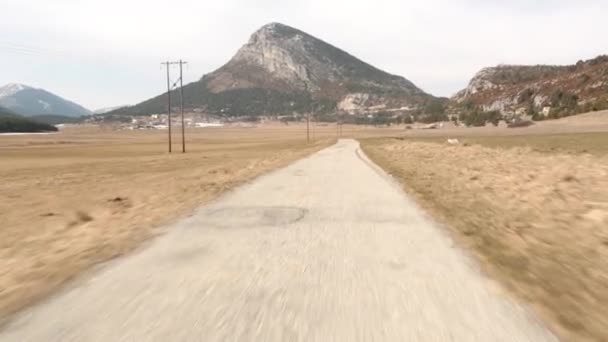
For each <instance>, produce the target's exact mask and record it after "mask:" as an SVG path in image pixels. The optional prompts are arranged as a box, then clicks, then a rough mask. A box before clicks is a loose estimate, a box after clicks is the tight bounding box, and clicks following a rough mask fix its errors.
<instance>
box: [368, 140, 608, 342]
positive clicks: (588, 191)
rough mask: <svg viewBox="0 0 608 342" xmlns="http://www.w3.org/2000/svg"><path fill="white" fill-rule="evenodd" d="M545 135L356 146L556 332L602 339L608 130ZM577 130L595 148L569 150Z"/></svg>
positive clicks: (607, 286)
mask: <svg viewBox="0 0 608 342" xmlns="http://www.w3.org/2000/svg"><path fill="white" fill-rule="evenodd" d="M545 138H546V137H544V138H543V137H541V138H535V137H529V136H521V137H511V139H513V140H507V141H508V142H509V141H510V143H508V144H505V145H506V146H505V147H508V148H504V147H500V146H501V143H498V142H496V141H495V140H494V139H499V140H500V139H505V138H504V137H498V138H491V137H486V138H481V137H474V138H471V137H469V138H466V139H465V140H467V139H468V140H470V141H469V142H468V143H465V144H462V143H461V144H460V145H458V146H448V145H447V144H446V143H445V138H442V139H440V138H437V139H435V141H433V140H432V139H431V140H429V139H423V140H420V139H417V138H416V139H404V138H400V139H386V138H385V139H367V140H362V146H363V148H364V150H365V151H366V153H368V155H369V156H370V157H371V158H372V159H373V160H374V161H376V162H377V163H379V164H380V165H381V166H382V167H384V168H385V169H386V170H387V171H388V172H390V173H391V174H392V175H393V176H394V177H396V178H397V179H398V180H400V181H401V182H402V184H403V185H404V187H405V188H406V190H407V191H408V192H409V193H410V194H412V195H414V196H416V198H417V199H418V200H419V202H420V203H421V204H422V205H423V206H424V207H425V208H427V209H428V210H429V211H430V212H432V213H433V214H434V216H435V217H437V218H438V219H439V220H440V221H442V222H444V223H445V224H446V226H448V227H450V228H451V230H452V231H453V233H454V234H453V235H454V236H455V237H456V238H457V239H458V240H460V241H461V242H462V243H463V244H464V245H466V246H470V247H471V248H472V250H474V251H475V252H476V253H477V254H478V256H479V257H480V260H482V261H483V264H485V265H486V269H487V271H488V272H489V273H490V274H492V275H494V276H496V277H497V278H498V279H500V280H502V282H503V284H505V285H506V286H507V287H508V288H509V289H510V290H512V292H514V293H515V294H516V295H518V296H519V297H520V298H523V299H524V300H526V301H528V302H531V303H533V304H534V305H535V306H536V307H537V308H538V310H539V312H541V313H542V314H543V315H544V316H545V317H547V319H548V321H549V322H552V324H553V328H554V329H555V330H556V331H557V332H559V333H560V335H561V336H562V337H563V338H564V339H565V340H572V341H605V340H607V339H608V309H607V308H608V263H607V262H606V260H608V191H607V190H608V156H607V155H606V153H605V151H603V150H602V144H604V143H606V141H607V140H608V135H607V134H606V133H604V134H603V135H598V136H594V137H591V138H590V137H589V136H585V135H571V136H559V137H557V138H555V137H554V138H553V139H554V140H553V143H552V144H553V147H554V148H551V149H546V148H542V147H539V146H544V147H546V146H547V145H546V144H547V142H546V141H547V140H546V139H545ZM517 139H519V140H517ZM534 139H536V140H534ZM581 139H582V140H585V139H592V140H593V141H595V143H596V144H595V146H597V147H598V148H597V149H594V148H593V146H594V144H589V147H588V149H590V150H589V151H585V152H583V151H581V150H578V153H574V152H573V149H572V148H571V147H572V146H573V145H572V144H574V146H576V144H577V142H579V141H581ZM440 141H441V142H440ZM472 141H475V142H472ZM516 141H519V142H518V143H516ZM535 142H536V143H535ZM478 144H484V145H485V146H492V147H485V146H481V145H478ZM503 144H504V142H503ZM467 145H468V146H467ZM522 146H523V147H522ZM574 151H577V150H576V149H574Z"/></svg>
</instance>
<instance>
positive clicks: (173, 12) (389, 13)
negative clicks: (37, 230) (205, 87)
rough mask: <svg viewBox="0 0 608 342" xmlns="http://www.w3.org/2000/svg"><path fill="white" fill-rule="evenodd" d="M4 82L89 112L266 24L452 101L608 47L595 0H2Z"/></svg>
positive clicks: (600, 4)
mask: <svg viewBox="0 0 608 342" xmlns="http://www.w3.org/2000/svg"><path fill="white" fill-rule="evenodd" d="M0 5H1V7H2V9H3V13H10V14H11V15H8V16H3V20H2V21H1V22H0V59H2V61H4V62H5V63H9V64H10V65H11V68H8V70H6V71H5V70H3V73H2V74H0V83H8V82H23V83H28V84H32V85H34V86H39V87H45V88H48V89H49V90H51V91H55V92H57V93H58V94H60V95H62V96H65V97H68V98H70V99H74V100H75V101H78V102H80V103H82V104H84V105H85V106H89V107H91V108H96V107H104V106H111V105H115V104H122V103H135V102H138V101H141V100H144V99H146V98H147V97H150V96H153V95H156V94H157V93H159V92H161V91H162V90H163V85H164V83H163V73H162V70H160V65H159V63H160V61H161V60H164V59H167V58H184V59H187V60H188V61H189V62H190V65H189V67H188V70H187V80H196V79H198V78H199V77H200V76H201V75H202V74H203V73H206V72H210V71H212V70H213V69H215V68H217V67H219V66H221V64H223V63H224V62H226V61H227V60H228V59H229V58H230V57H231V56H232V54H234V52H235V51H236V50H237V49H238V47H239V46H240V45H242V44H243V43H245V42H246V41H247V39H248V38H249V35H250V34H251V33H252V32H253V31H254V30H255V29H257V28H258V27H260V26H262V25H263V24H266V23H268V22H271V21H279V22H282V23H285V24H287V25H291V26H294V27H297V28H299V29H302V30H304V31H306V32H309V33H310V34H313V35H315V36H317V37H319V38H321V39H324V40H326V41H328V42H329V43H332V44H334V45H336V46H338V47H340V48H342V49H344V50H346V51H348V52H350V53H352V54H353V55H355V56H357V57H359V58H361V59H363V60H365V61H367V62H369V63H371V64H373V65H375V66H377V67H379V68H382V69H385V70H387V71H390V72H393V73H397V74H400V75H403V76H405V77H407V78H409V79H410V80H412V81H413V82H414V83H416V84H418V85H419V86H420V87H422V88H423V89H425V90H427V91H429V92H431V93H433V94H435V95H443V96H449V95H451V94H452V93H454V92H455V91H457V90H458V89H459V88H461V87H464V86H465V85H466V83H467V82H468V80H469V78H470V77H471V76H472V75H473V74H474V73H475V72H476V71H477V70H478V69H480V68H481V67H484V66H488V65H495V64H498V63H518V64H522V63H555V64H566V63H574V62H576V60H578V59H585V58H592V57H595V56H596V55H598V54H601V53H606V46H605V44H603V37H605V36H606V35H607V34H608V26H607V25H601V23H602V22H603V20H604V18H603V16H604V14H605V13H608V3H607V2H606V1H603V0H581V1H576V2H574V1H564V0H553V1H549V0H540V1H534V2H531V1H524V0H514V1H508V2H507V1H498V0H493V1H487V0H486V1H482V0H461V1H450V0H426V1H424V2H421V1H399V0H375V1H370V0H368V1H360V0H350V1H346V0H334V1H331V2H330V1H327V0H325V1H321V0H308V1H289V2H287V1H279V0H262V1H256V2H251V1H244V0H225V1H207V0H185V1H181V2H179V3H167V2H165V1H162V2H161V1H156V0H148V1H142V0H130V1H129V0H120V1H118V0H104V1H101V0H55V1H46V0H20V1H11V0H0Z"/></svg>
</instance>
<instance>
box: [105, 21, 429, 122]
mask: <svg viewBox="0 0 608 342" xmlns="http://www.w3.org/2000/svg"><path fill="white" fill-rule="evenodd" d="M177 95H178V94H177V92H176V93H175V97H174V98H175V99H176V101H175V104H177V103H178V102H177V99H178V97H177ZM431 99H433V97H432V96H430V95H428V94H426V93H425V92H424V91H422V90H421V89H419V88H418V87H416V86H415V85H414V84H413V83H412V82H410V81H409V80H407V79H405V78H403V77H401V76H396V75H391V74H389V73H387V72H384V71H382V70H380V69H377V68H375V67H373V66H371V65H369V64H367V63H365V62H363V61H361V60H359V59H357V58H356V57H354V56H352V55H350V54H348V53H347V52H345V51H343V50H340V49H339V48H336V47H334V46H332V45H330V44H328V43H326V42H324V41H322V40H320V39H318V38H315V37H313V36H311V35H309V34H307V33H305V32H302V31H300V30H297V29H295V28H292V27H289V26H286V25H283V24H279V23H272V24H268V25H265V26H263V27H262V28H261V29H259V30H258V31H256V32H255V33H254V34H253V35H252V36H251V38H250V39H249V42H248V43H247V44H245V45H244V46H243V47H241V48H240V49H239V50H238V52H237V53H236V55H235V56H234V57H233V58H232V59H231V60H230V61H229V62H228V63H226V64H225V65H224V66H222V67H221V68H219V69H218V70H216V71H214V72H212V73H210V74H207V75H205V76H203V77H202V78H201V79H200V80H199V81H197V82H194V83H190V84H188V85H186V86H185V87H184V101H185V105H186V107H187V109H188V110H199V111H206V112H209V113H215V114H225V115H261V114H284V113H291V112H293V111H298V112H308V111H310V110H311V109H312V107H313V105H314V106H315V109H316V110H317V111H330V110H331V111H334V110H335V109H338V110H343V111H347V112H350V113H356V112H365V111H367V110H368V109H370V108H376V109H377V108H383V109H399V108H402V107H408V108H418V107H420V106H422V105H424V104H426V103H427V102H428V101H429V100H431ZM165 111H166V94H162V95H160V96H157V97H155V98H152V99H149V100H147V101H144V102H142V103H140V104H138V105H135V106H132V107H126V108H121V109H119V110H116V111H113V112H111V113H113V114H116V113H122V114H151V113H162V112H165Z"/></svg>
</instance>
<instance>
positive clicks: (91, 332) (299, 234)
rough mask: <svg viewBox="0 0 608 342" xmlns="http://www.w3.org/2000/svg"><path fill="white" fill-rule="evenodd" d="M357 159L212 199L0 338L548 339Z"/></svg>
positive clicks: (314, 164)
mask: <svg viewBox="0 0 608 342" xmlns="http://www.w3.org/2000/svg"><path fill="white" fill-rule="evenodd" d="M358 148H359V147H358V143H357V142H355V141H353V140H341V141H340V142H339V143H337V144H336V145H334V146H332V147H330V148H327V149H325V150H323V151H321V152H318V153H316V154H314V155H312V156H311V157H308V158H306V159H303V160H300V161H298V162H296V163H293V164H292V165H290V166H289V167H287V168H284V169H282V170H279V171H276V172H273V173H271V174H268V175H267V176H263V177H261V178H259V179H257V180H256V181H254V182H252V183H251V184H248V185H245V186H243V187H240V188H238V189H237V190H235V191H233V192H231V193H229V194H227V195H225V196H223V197H221V198H220V199H219V200H217V201H216V202H214V203H212V204H210V205H208V206H205V207H203V208H201V209H200V210H199V211H198V212H197V213H196V214H195V215H193V216H192V217H190V218H187V219H185V220H182V221H181V222H179V223H177V224H176V225H175V227H173V229H171V230H170V233H168V234H167V235H165V236H163V237H161V238H159V239H157V240H156V241H154V242H153V243H151V244H150V245H149V246H147V247H146V248H142V249H141V250H140V251H139V252H136V253H134V254H131V255H130V256H128V257H125V258H122V259H119V260H116V261H115V262H112V263H111V264H110V265H107V266H106V267H105V268H104V269H103V270H101V271H100V272H97V273H95V274H94V275H93V276H91V277H88V278H87V279H86V280H82V281H79V282H78V284H75V285H74V286H73V287H72V288H70V289H66V290H65V291H64V292H63V293H61V294H58V295H57V296H55V297H54V298H51V299H50V300H49V301H47V302H45V303H42V304H41V305H38V306H37V307H34V308H32V309H30V310H28V311H26V312H23V313H22V314H21V315H20V316H18V317H16V318H15V319H14V320H13V321H12V322H11V323H9V324H8V325H7V326H5V327H4V329H3V330H2V332H0V340H1V341H484V342H485V341H555V340H556V338H555V337H554V336H553V335H552V334H551V333H550V332H548V331H547V330H546V329H545V328H544V327H543V325H542V324H541V323H539V322H538V321H537V320H536V319H535V318H534V317H533V315H531V314H530V313H528V312H527V311H526V310H525V309H523V308H522V307H521V306H519V305H517V304H515V303H513V302H512V301H510V299H508V298H507V297H506V296H505V295H504V294H502V292H501V291H500V290H499V288H498V287H497V286H495V285H494V283H493V282H491V281H490V280H488V279H486V278H484V277H483V276H482V275H481V274H480V272H479V271H478V270H477V268H476V266H475V264H474V263H473V262H472V261H471V260H470V259H469V258H468V257H467V256H466V255H465V253H463V252H462V251H461V250H460V249H458V248H457V247H455V246H454V245H453V243H452V241H451V240H450V239H449V238H448V237H447V236H446V235H445V233H444V232H443V231H442V229H441V228H440V227H437V226H436V225H435V224H434V223H433V222H432V221H431V220H429V219H428V218H427V217H426V216H425V214H424V213H423V212H422V211H421V210H420V209H419V208H418V207H417V206H416V205H415V204H414V203H413V202H412V201H411V200H410V199H409V198H408V197H407V196H406V195H405V194H404V193H403V192H402V191H401V189H400V188H399V187H398V186H397V185H395V184H393V182H392V181H391V180H390V178H389V177H387V176H386V175H384V173H383V172H382V171H381V170H379V169H378V168H377V167H375V165H373V164H371V163H370V162H369V161H368V160H367V158H365V156H364V155H363V154H362V153H361V152H360V151H359V149H358Z"/></svg>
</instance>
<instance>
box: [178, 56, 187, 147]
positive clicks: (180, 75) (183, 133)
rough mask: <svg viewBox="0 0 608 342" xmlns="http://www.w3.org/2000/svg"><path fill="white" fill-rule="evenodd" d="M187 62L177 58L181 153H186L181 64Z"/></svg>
mask: <svg viewBox="0 0 608 342" xmlns="http://www.w3.org/2000/svg"><path fill="white" fill-rule="evenodd" d="M186 63H188V62H186V61H182V60H181V59H180V60H179V102H180V110H181V114H182V153H186V128H185V125H184V77H183V73H182V66H183V65H184V64H186Z"/></svg>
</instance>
